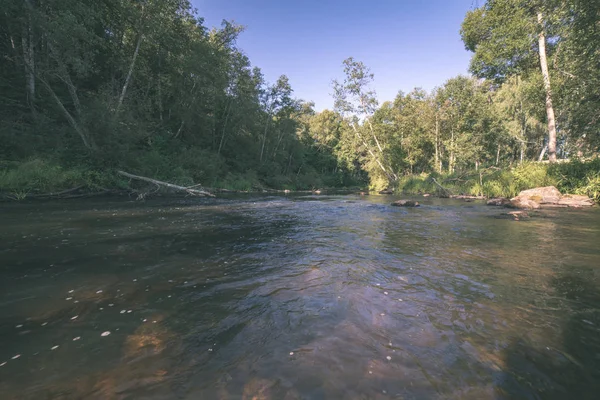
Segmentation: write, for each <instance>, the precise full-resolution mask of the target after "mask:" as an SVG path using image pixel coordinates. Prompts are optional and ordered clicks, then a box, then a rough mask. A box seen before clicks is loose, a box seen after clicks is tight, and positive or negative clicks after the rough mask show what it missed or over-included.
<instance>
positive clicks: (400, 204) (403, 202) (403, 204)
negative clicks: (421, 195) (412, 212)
mask: <svg viewBox="0 0 600 400" xmlns="http://www.w3.org/2000/svg"><path fill="white" fill-rule="evenodd" d="M392 205H393V206H394V207H419V206H420V204H419V203H418V202H417V201H414V200H398V201H395V202H393V203H392Z"/></svg>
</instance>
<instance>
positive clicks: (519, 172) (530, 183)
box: [396, 159, 600, 201]
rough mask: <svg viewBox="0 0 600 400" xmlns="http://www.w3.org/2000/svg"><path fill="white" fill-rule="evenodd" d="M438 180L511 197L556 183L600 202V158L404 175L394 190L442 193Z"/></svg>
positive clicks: (452, 187)
mask: <svg viewBox="0 0 600 400" xmlns="http://www.w3.org/2000/svg"><path fill="white" fill-rule="evenodd" d="M434 179H435V181H437V182H438V183H439V184H440V185H442V186H443V187H444V188H446V189H448V190H449V191H450V192H451V193H452V194H457V195H458V194H464V195H473V196H486V197H513V196H516V195H517V194H518V193H519V192H520V191H521V190H526V189H531V188H534V187H540V186H556V187H557V188H558V189H559V190H560V191H561V193H571V194H582V195H587V196H590V197H592V198H595V199H596V201H600V159H594V160H591V161H580V160H573V161H570V162H565V163H557V164H544V163H533V162H532V163H524V164H521V165H519V166H516V167H513V168H508V169H498V168H487V169H482V170H480V171H463V172H457V173H454V174H436V173H431V174H420V175H410V176H406V177H403V178H402V179H401V180H400V181H399V182H398V185H397V187H396V191H398V192H403V193H407V194H423V193H432V194H440V195H442V194H444V193H442V192H443V190H442V189H441V188H440V187H439V186H438V185H436V183H435V181H434Z"/></svg>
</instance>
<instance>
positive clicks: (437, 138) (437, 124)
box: [435, 113, 442, 172]
mask: <svg viewBox="0 0 600 400" xmlns="http://www.w3.org/2000/svg"><path fill="white" fill-rule="evenodd" d="M439 160H440V122H439V120H438V115H437V113H436V114H435V169H437V170H438V171H437V172H442V170H441V166H440V163H439ZM438 168H440V169H438Z"/></svg>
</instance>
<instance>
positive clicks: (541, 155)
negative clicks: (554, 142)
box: [538, 146, 548, 161]
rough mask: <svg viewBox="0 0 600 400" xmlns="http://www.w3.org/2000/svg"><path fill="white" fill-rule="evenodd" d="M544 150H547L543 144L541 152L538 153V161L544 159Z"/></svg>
mask: <svg viewBox="0 0 600 400" xmlns="http://www.w3.org/2000/svg"><path fill="white" fill-rule="evenodd" d="M546 151H548V146H544V147H543V148H542V152H541V153H540V158H539V159H538V161H542V160H543V159H544V156H545V155H546Z"/></svg>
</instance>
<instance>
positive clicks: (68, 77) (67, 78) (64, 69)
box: [48, 41, 81, 116]
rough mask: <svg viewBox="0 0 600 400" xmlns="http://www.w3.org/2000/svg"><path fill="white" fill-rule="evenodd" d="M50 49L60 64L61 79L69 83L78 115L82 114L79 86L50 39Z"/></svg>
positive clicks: (68, 86) (68, 87) (68, 88)
mask: <svg viewBox="0 0 600 400" xmlns="http://www.w3.org/2000/svg"><path fill="white" fill-rule="evenodd" d="M48 49H50V54H51V55H52V58H54V61H56V63H57V64H58V69H59V70H60V74H61V75H60V78H61V80H62V81H63V82H64V83H65V84H66V85H67V90H68V91H69V94H70V95H71V101H73V107H75V112H76V113H77V115H78V116H81V103H80V101H79V96H78V95H77V88H76V87H75V84H73V81H72V80H71V75H70V74H69V70H68V69H67V66H66V65H65V63H63V62H62V60H61V58H60V55H59V54H58V52H57V51H56V50H55V48H54V46H53V45H52V43H50V41H48Z"/></svg>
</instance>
